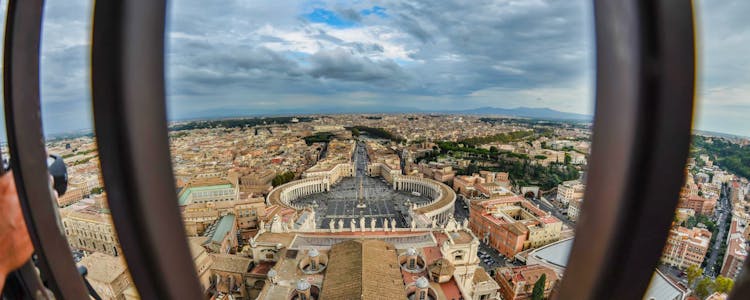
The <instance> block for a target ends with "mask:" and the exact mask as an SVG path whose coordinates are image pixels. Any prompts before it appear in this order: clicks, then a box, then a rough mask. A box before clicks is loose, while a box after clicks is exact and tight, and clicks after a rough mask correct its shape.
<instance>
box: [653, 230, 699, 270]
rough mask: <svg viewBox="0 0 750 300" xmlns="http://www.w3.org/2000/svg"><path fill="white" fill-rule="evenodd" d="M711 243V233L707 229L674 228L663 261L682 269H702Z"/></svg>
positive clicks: (668, 239)
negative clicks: (689, 267)
mask: <svg viewBox="0 0 750 300" xmlns="http://www.w3.org/2000/svg"><path fill="white" fill-rule="evenodd" d="M710 241H711V232H710V231H708V230H707V229H705V228H699V227H694V228H692V229H688V228H685V227H682V226H676V227H673V228H672V229H671V230H670V231H669V236H668V237H667V243H666V245H665V246H664V250H663V252H662V257H661V261H662V262H663V263H665V264H668V265H670V266H674V267H678V268H681V269H684V268H687V267H688V266H698V267H700V265H701V264H702V263H703V259H704V258H705V257H706V252H708V248H709V242H710Z"/></svg>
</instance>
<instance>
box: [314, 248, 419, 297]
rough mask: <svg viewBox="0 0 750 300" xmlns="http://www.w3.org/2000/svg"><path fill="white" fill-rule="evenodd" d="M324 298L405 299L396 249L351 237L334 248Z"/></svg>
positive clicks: (323, 288) (324, 283) (324, 286)
mask: <svg viewBox="0 0 750 300" xmlns="http://www.w3.org/2000/svg"><path fill="white" fill-rule="evenodd" d="M329 256H330V260H329V261H328V269H327V270H326V276H325V279H324V280H323V287H322V289H321V290H322V291H321V295H320V298H321V299H347V300H348V299H384V300H386V299H404V298H406V292H405V287H404V283H403V279H402V277H401V271H400V267H399V264H398V260H397V256H396V251H395V249H394V248H393V246H392V245H390V244H388V243H386V242H383V241H380V240H352V241H348V242H343V243H339V244H336V245H334V246H333V247H331V251H330V252H329Z"/></svg>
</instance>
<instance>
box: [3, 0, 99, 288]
mask: <svg viewBox="0 0 750 300" xmlns="http://www.w3.org/2000/svg"><path fill="white" fill-rule="evenodd" d="M43 6H44V1H42V0H23V1H21V0H11V1H9V2H8V16H7V21H6V28H5V48H4V57H3V63H4V69H3V88H4V94H5V122H6V127H7V130H8V145H9V147H10V164H11V166H13V175H14V176H15V181H16V189H17V190H18V196H19V199H20V200H21V206H22V208H23V213H24V217H25V218H26V224H27V226H28V229H29V234H30V235H31V239H32V241H33V243H34V248H35V249H36V255H37V257H38V265H39V269H40V272H41V275H42V278H43V280H44V281H45V282H46V283H47V286H48V287H49V288H50V289H51V290H52V291H53V293H55V296H56V297H57V298H58V299H86V298H87V297H88V293H87V292H86V287H85V286H84V285H83V280H82V279H81V276H80V275H78V271H77V270H76V267H75V263H74V262H73V255H72V254H71V253H70V246H69V245H68V241H67V240H66V238H65V235H64V234H63V232H62V228H60V222H59V219H58V218H59V216H58V215H57V203H56V202H55V200H54V198H53V197H52V193H51V187H50V182H49V173H47V154H46V150H45V146H44V134H43V132H42V119H41V105H40V102H39V101H40V100H39V49H40V47H39V46H40V39H41V26H42V8H43ZM29 264H30V263H27V265H26V266H24V267H23V269H21V270H20V271H19V272H20V273H19V274H20V276H22V277H24V278H23V280H24V281H28V279H30V278H28V277H29V276H31V274H34V270H33V268H32V266H31V265H29ZM28 283H30V284H33V283H34V282H33V281H28ZM35 293H36V294H32V296H33V297H37V296H42V295H46V292H44V291H39V290H37V291H35Z"/></svg>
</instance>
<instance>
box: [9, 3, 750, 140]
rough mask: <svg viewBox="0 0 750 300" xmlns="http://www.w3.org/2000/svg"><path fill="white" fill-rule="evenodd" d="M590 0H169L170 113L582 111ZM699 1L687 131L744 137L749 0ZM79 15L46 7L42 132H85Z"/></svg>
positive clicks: (587, 109)
mask: <svg viewBox="0 0 750 300" xmlns="http://www.w3.org/2000/svg"><path fill="white" fill-rule="evenodd" d="M2 2H3V7H5V5H6V4H5V2H6V1H2ZM351 2H353V4H352V3H351ZM589 2H590V1H582V0H558V1H554V0H550V1H542V0H517V1H479V0H475V1H306V2H301V1H233V0H227V1H198V0H175V1H170V7H169V13H168V14H169V20H168V26H167V27H168V30H167V49H168V50H167V53H166V55H167V89H168V91H167V94H168V97H167V98H168V107H169V117H170V118H171V119H173V120H175V119H185V118H201V117H216V116H228V115H233V116H236V115H250V114H258V113H263V114H272V113H286V112H293V111H300V112H316V111H362V112H368V111H381V110H384V107H389V108H391V109H393V108H403V109H404V110H413V109H422V110H449V109H469V108H477V107H483V106H495V107H503V108H513V107H518V106H527V107H549V108H552V109H557V110H561V111H567V112H575V113H589V114H590V113H593V98H592V96H593V92H592V91H593V75H594V74H593V73H594V66H593V59H594V56H593V55H594V53H593V27H592V18H593V16H592V8H591V5H590V3H589ZM708 2H710V1H707V0H701V1H697V3H698V5H697V8H698V9H699V12H698V17H699V20H700V22H699V25H698V28H699V39H698V40H699V42H700V59H699V65H700V67H701V69H700V78H699V82H698V83H699V89H698V91H697V95H698V101H699V105H698V109H697V117H696V126H697V128H699V129H705V130H713V131H720V132H727V133H734V134H741V135H746V136H750V122H748V121H747V120H748V119H750V101H749V100H750V99H748V96H749V95H750V55H748V54H747V53H748V52H747V51H748V49H750V21H748V20H747V17H746V16H745V15H746V14H747V13H748V12H750V1H746V0H726V1H722V2H721V3H720V5H716V4H717V3H715V2H714V5H712V6H709V4H708ZM469 4H470V5H469ZM91 14H92V4H91V3H90V1H81V0H64V1H63V0H47V1H46V10H45V20H44V34H43V49H42V97H43V106H44V111H43V113H44V120H45V128H46V131H47V133H57V132H64V131H70V130H75V129H82V128H89V127H90V123H91V118H92V117H91V112H90V110H91V106H90V103H89V102H90V99H89V92H88V83H89V69H88V65H89V63H88V49H89V47H90V42H89V40H90V25H91Z"/></svg>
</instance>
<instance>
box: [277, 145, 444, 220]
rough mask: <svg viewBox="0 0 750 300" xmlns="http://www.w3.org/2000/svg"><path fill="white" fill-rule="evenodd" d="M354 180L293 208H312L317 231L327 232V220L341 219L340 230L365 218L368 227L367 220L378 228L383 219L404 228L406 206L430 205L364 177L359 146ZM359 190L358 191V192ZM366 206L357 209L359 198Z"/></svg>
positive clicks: (381, 181)
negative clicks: (342, 226) (341, 225)
mask: <svg viewBox="0 0 750 300" xmlns="http://www.w3.org/2000/svg"><path fill="white" fill-rule="evenodd" d="M354 160H355V165H356V177H346V178H344V179H342V180H341V181H340V182H339V183H338V184H336V185H334V186H332V187H331V191H329V192H323V193H318V194H312V195H309V196H306V197H302V198H299V199H297V200H294V201H293V202H292V203H294V204H302V205H313V206H317V207H316V209H315V214H316V222H317V226H318V228H328V223H329V221H330V220H331V219H335V220H336V222H338V219H344V226H345V227H346V228H349V222H350V219H357V226H359V218H360V217H365V219H366V224H367V226H368V227H369V226H370V218H376V220H377V221H376V222H377V225H376V227H382V226H383V224H382V222H383V219H384V218H388V219H389V220H390V219H394V220H396V224H397V225H396V226H397V227H408V225H407V224H408V223H407V222H406V219H405V218H404V217H405V216H408V211H409V207H408V206H407V205H406V203H416V204H423V203H427V202H429V201H430V199H429V198H427V197H424V196H415V195H413V194H411V193H410V192H406V191H395V190H393V189H392V188H391V185H389V184H388V183H387V182H386V181H385V180H384V179H382V178H380V177H369V176H367V175H366V174H367V152H366V151H365V146H364V144H363V143H361V142H360V143H358V144H357V149H356V150H355V155H354ZM360 186H361V188H360ZM360 193H361V194H362V200H363V202H364V203H365V204H366V205H367V207H365V208H357V204H358V203H359V200H358V197H359V194H360Z"/></svg>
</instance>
